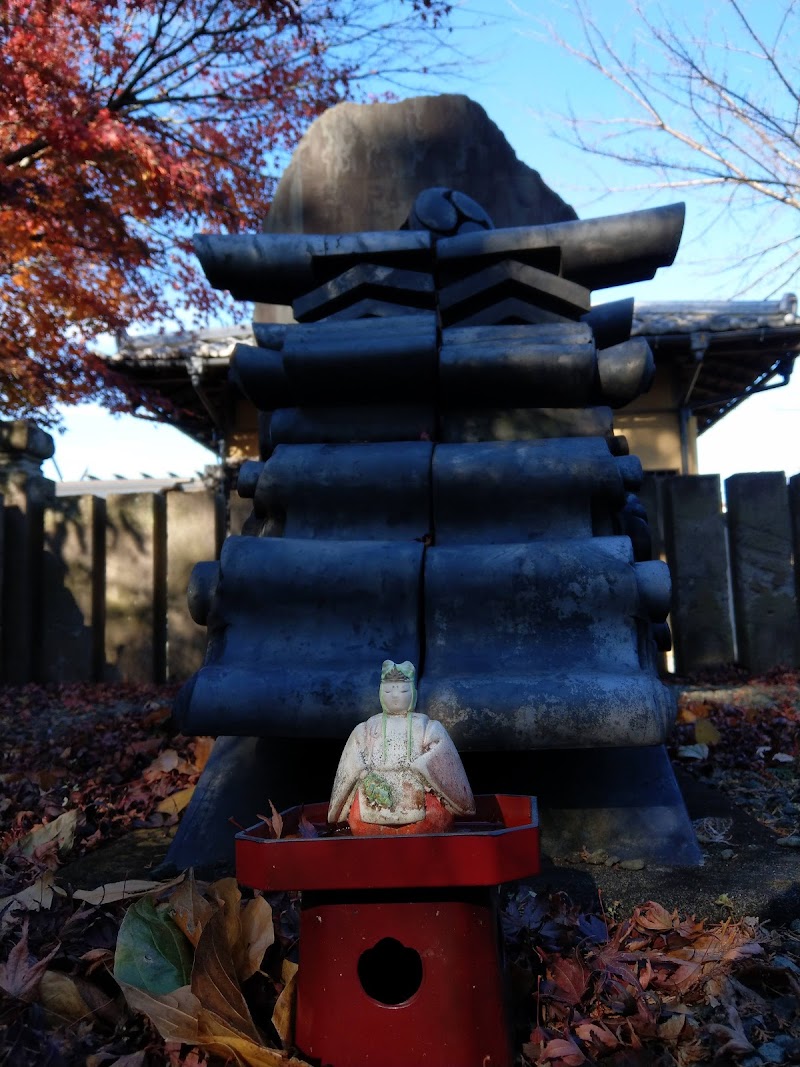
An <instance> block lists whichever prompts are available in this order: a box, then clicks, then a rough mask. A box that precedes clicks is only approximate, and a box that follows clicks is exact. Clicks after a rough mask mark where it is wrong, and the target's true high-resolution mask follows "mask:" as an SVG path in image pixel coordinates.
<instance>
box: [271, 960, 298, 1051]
mask: <svg viewBox="0 0 800 1067" xmlns="http://www.w3.org/2000/svg"><path fill="white" fill-rule="evenodd" d="M296 1005H297V970H296V969H295V973H294V974H293V975H292V976H291V977H290V978H289V980H288V982H287V983H286V985H285V986H284V987H283V989H282V990H281V994H280V996H279V997H278V999H277V1000H276V1002H275V1010H274V1011H273V1012H272V1025H273V1026H274V1027H275V1029H276V1030H277V1031H278V1036H279V1037H280V1039H281V1042H282V1043H283V1047H284V1048H289V1046H290V1045H293V1044H294V1016H295V1007H296Z"/></svg>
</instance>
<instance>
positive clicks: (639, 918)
mask: <svg viewBox="0 0 800 1067" xmlns="http://www.w3.org/2000/svg"><path fill="white" fill-rule="evenodd" d="M676 918H677V916H676V915H675V914H672V915H671V914H670V913H669V912H668V911H667V909H666V908H663V907H662V906H661V905H660V904H657V903H656V901H654V900H648V901H647V903H646V904H642V905H640V906H639V907H637V908H634V909H633V921H634V923H635V925H636V926H637V927H638V928H639V929H640V930H657V931H659V932H660V933H666V932H668V931H669V930H672V928H673V921H674V919H676Z"/></svg>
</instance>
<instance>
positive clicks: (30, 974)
mask: <svg viewBox="0 0 800 1067" xmlns="http://www.w3.org/2000/svg"><path fill="white" fill-rule="evenodd" d="M60 947H61V946H60V944H59V945H56V947H55V948H54V949H53V951H52V952H50V953H48V955H47V956H45V957H44V959H42V960H33V961H32V960H31V955H30V952H29V950H28V920H27V919H26V920H25V924H24V926H23V927H22V933H21V934H20V938H19V941H18V942H17V943H16V945H14V947H13V948H12V949H11V951H10V952H9V954H8V959H7V960H6V962H5V963H0V990H2V991H3V992H4V993H6V994H7V995H8V996H10V997H13V998H14V999H15V1000H27V1001H30V1000H33V999H34V996H35V994H36V990H37V989H38V986H39V983H40V982H41V980H42V975H43V974H44V972H45V971H46V970H47V965H48V963H49V962H50V960H51V959H52V958H53V956H55V954H56V952H58V950H59V948H60Z"/></svg>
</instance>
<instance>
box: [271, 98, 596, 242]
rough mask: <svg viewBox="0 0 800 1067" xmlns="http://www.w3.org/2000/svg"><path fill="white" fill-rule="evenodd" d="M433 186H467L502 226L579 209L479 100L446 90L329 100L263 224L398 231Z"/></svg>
mask: <svg viewBox="0 0 800 1067" xmlns="http://www.w3.org/2000/svg"><path fill="white" fill-rule="evenodd" d="M433 185H446V186H450V187H452V188H454V189H460V190H461V191H462V192H464V193H467V194H468V195H469V196H471V197H473V198H474V199H475V200H477V201H478V203H479V204H481V205H482V206H483V207H484V208H486V210H487V211H488V212H489V214H490V215H491V217H492V219H493V221H494V224H495V226H524V225H535V224H538V223H545V222H565V221H568V220H569V219H575V218H577V215H576V214H575V212H574V211H573V209H572V208H571V207H570V206H569V204H567V203H565V202H564V201H563V200H562V199H561V197H560V196H558V195H557V194H556V193H554V192H553V190H552V189H550V188H549V187H548V186H547V185H545V183H544V182H543V181H542V179H541V177H540V176H539V174H538V172H537V171H535V170H532V169H531V168H530V167H527V166H526V165H525V164H524V163H521V162H520V161H519V160H518V159H517V157H516V154H515V153H514V150H513V148H512V147H511V145H510V144H509V143H508V141H507V140H506V139H505V137H504V136H503V134H502V133H501V131H500V130H499V129H498V128H497V126H495V124H494V123H493V122H492V121H491V119H490V118H489V116H488V115H487V114H486V112H485V111H484V110H483V108H482V107H481V106H480V105H479V104H476V103H475V101H474V100H470V99H469V97H467V96H462V95H456V94H446V95H443V96H417V97H412V98H411V99H410V100H401V101H399V102H398V103H394V104H338V105H337V106H336V107H333V108H330V110H328V111H326V112H325V113H324V114H323V115H321V116H320V118H318V119H317V120H316V122H314V123H313V125H312V126H311V128H310V129H309V131H308V133H307V134H306V135H305V137H303V139H302V140H301V142H300V144H299V145H298V146H297V149H296V150H295V152H294V155H293V156H292V160H291V163H290V164H289V167H288V168H287V170H286V172H285V173H284V175H283V177H282V178H281V180H280V183H279V185H278V189H277V191H276V193H275V199H274V200H273V203H272V208H271V209H270V213H269V216H268V218H267V223H266V226H265V229H266V230H267V232H269V233H344V232H348V231H356V230H396V229H397V228H398V227H399V226H400V225H401V224H402V223H403V220H404V219H405V218H406V216H407V215H408V211H409V208H410V207H411V204H412V202H413V201H414V199H415V197H416V196H417V194H418V193H420V192H422V190H423V189H426V188H428V187H429V186H433Z"/></svg>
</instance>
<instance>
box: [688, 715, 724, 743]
mask: <svg viewBox="0 0 800 1067" xmlns="http://www.w3.org/2000/svg"><path fill="white" fill-rule="evenodd" d="M721 737H722V735H721V734H720V732H719V730H718V729H717V728H716V726H715V725H714V723H713V722H711V721H710V720H709V719H698V720H697V722H696V723H695V724H694V739H695V741H696V742H697V744H698V745H718V744H719V742H720V740H721Z"/></svg>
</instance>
